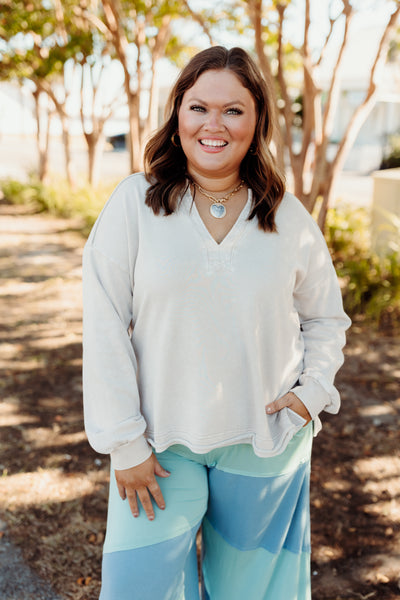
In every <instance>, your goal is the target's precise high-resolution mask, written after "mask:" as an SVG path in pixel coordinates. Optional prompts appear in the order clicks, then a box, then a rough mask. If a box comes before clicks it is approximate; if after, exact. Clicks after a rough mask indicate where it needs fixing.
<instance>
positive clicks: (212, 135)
mask: <svg viewBox="0 0 400 600" xmlns="http://www.w3.org/2000/svg"><path fill="white" fill-rule="evenodd" d="M256 118H257V115H256V108H255V102H254V99H253V96H252V95H251V93H250V91H249V90H248V89H247V88H245V87H244V86H243V85H242V83H241V82H240V80H239V79H238V77H237V76H236V75H235V74H234V73H233V72H232V71H229V70H227V69H225V70H209V71H205V72H204V73H203V74H202V75H200V77H199V78H198V79H197V81H196V83H195V84H194V85H193V86H192V87H191V88H189V89H188V90H186V92H185V93H184V95H183V98H182V104H181V107H180V109H179V113H178V132H179V137H180V140H181V144H182V149H183V151H184V153H185V155H186V158H187V168H188V172H189V173H190V175H192V176H193V177H194V178H195V179H196V178H199V177H200V178H202V177H205V178H218V177H223V178H226V177H227V176H230V175H235V174H236V175H237V176H238V175H239V169H240V164H241V162H242V160H243V158H244V157H245V155H246V153H247V151H248V149H249V146H250V144H251V142H252V141H253V138H254V131H255V126H256Z"/></svg>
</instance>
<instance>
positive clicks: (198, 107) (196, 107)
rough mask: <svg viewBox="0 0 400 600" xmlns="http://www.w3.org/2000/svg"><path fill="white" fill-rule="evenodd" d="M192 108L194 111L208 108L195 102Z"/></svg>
mask: <svg viewBox="0 0 400 600" xmlns="http://www.w3.org/2000/svg"><path fill="white" fill-rule="evenodd" d="M190 110H193V111H194V112H205V110H206V109H205V108H204V106H200V105H199V104H193V105H192V106H191V107H190Z"/></svg>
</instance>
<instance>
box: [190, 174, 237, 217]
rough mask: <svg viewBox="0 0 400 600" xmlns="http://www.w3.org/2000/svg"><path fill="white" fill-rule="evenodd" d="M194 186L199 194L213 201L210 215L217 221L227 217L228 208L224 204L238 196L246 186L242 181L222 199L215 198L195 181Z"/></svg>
mask: <svg viewBox="0 0 400 600" xmlns="http://www.w3.org/2000/svg"><path fill="white" fill-rule="evenodd" d="M193 185H194V187H196V188H197V189H198V190H199V192H201V193H202V194H203V196H205V197H206V198H208V199H209V200H211V202H212V204H211V206H210V214H211V215H212V216H213V217H214V218H215V219H222V218H223V217H225V215H226V208H225V206H224V202H227V201H228V200H230V198H232V196H233V195H234V194H236V193H237V192H238V191H239V190H241V189H242V187H243V186H244V181H243V180H242V181H241V182H240V183H239V185H237V186H236V187H235V189H233V190H232V191H231V192H229V194H227V195H226V196H223V197H222V198H215V196H212V195H211V194H210V193H209V192H207V191H206V190H204V189H203V188H202V187H200V186H199V184H198V183H196V182H195V181H193Z"/></svg>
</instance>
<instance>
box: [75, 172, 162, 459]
mask: <svg viewBox="0 0 400 600" xmlns="http://www.w3.org/2000/svg"><path fill="white" fill-rule="evenodd" d="M125 189H126V185H125V184H124V182H123V183H122V184H120V186H119V187H118V188H117V190H116V191H115V192H114V194H113V196H112V197H111V199H110V201H109V202H108V203H107V205H106V206H105V208H104V209H103V212H102V214H101V216H100V217H99V219H98V221H97V222H96V225H95V227H94V228H93V230H92V232H91V235H90V237H89V239H88V241H87V243H86V246H85V249H84V255H83V310H84V312H83V393H84V418H85V428H86V432H87V436H88V439H89V442H90V444H91V445H92V447H93V448H94V449H95V450H96V451H98V452H101V453H110V454H111V459H112V462H113V466H114V467H115V468H118V469H124V468H129V467H132V466H134V465H136V464H140V463H141V462H143V461H144V460H146V459H147V458H148V457H149V456H150V454H151V449H150V446H149V445H148V443H147V441H146V439H145V437H144V435H143V434H144V432H145V429H146V422H145V420H144V418H143V416H142V414H141V411H140V399H139V393H138V385H137V363H136V358H135V354H134V350H133V347H132V343H131V338H130V335H129V328H130V326H131V322H132V294H133V271H134V260H135V247H134V246H135V244H134V241H132V240H134V239H135V236H134V235H133V234H132V229H133V230H134V228H135V223H132V222H129V223H128V222H127V217H126V211H125V210H124V205H125V203H126V202H127V201H129V198H128V191H127V190H126V191H125ZM131 195H132V194H131ZM130 200H132V198H131V199H130Z"/></svg>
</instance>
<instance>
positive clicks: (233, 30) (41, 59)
mask: <svg viewBox="0 0 400 600" xmlns="http://www.w3.org/2000/svg"><path fill="white" fill-rule="evenodd" d="M399 13H400V3H399V1H398V0H248V1H244V0H220V1H219V2H212V1H210V0H188V1H184V0H162V1H159V2H154V1H153V0H141V1H133V0H102V1H101V0H78V1H76V0H74V1H72V0H1V2H0V197H1V201H0V231H1V236H0V311H1V314H2V315H3V316H2V321H1V323H0V336H1V337H0V339H1V347H0V370H1V379H0V394H1V402H0V427H1V433H2V436H1V441H0V452H1V455H0V462H1V464H0V472H2V474H3V476H2V477H0V499H1V508H0V519H1V520H0V542H2V543H4V544H6V546H4V548H5V549H6V550H4V548H3V553H1V552H0V596H1V598H4V600H6V599H8V598H9V599H10V600H12V599H14V598H15V599H17V598H18V600H29V599H30V598H35V600H38V599H39V598H42V597H43V598H49V599H53V600H55V599H56V595H57V598H74V599H78V600H84V599H86V600H92V599H94V598H97V597H98V590H99V581H100V560H101V559H100V557H101V546H102V542H103V538H104V525H105V512H106V498H107V484H108V463H107V460H106V458H105V457H98V456H96V455H95V453H94V452H92V451H91V449H90V448H89V447H88V445H87V442H86V439H85V435H84V432H83V427H82V410H81V376H80V369H81V358H80V354H81V302H80V277H81V272H80V261H81V254H82V247H83V244H84V241H85V238H86V236H87V233H88V231H89V230H90V227H91V226H92V224H93V223H94V220H95V219H96V217H97V215H98V214H99V212H100V210H101V208H102V207H103V205H104V203H105V201H106V200H107V198H108V196H109V194H110V192H111V190H112V189H113V187H114V186H115V185H116V184H117V183H118V181H120V180H121V179H122V178H123V177H125V176H127V175H129V173H132V172H135V171H139V170H141V169H142V153H143V148H144V146H145V144H146V141H147V139H148V138H149V136H150V134H151V133H152V132H153V131H154V130H155V129H156V128H157V127H158V126H159V125H160V124H161V123H162V122H163V118H164V111H165V107H166V102H167V98H168V93H169V89H170V87H171V85H172V84H173V82H174V80H175V78H176V76H177V73H178V72H179V70H180V68H182V66H184V65H185V64H186V62H187V61H188V60H189V59H190V57H192V56H193V55H194V54H195V53H196V52H198V51H199V50H201V49H204V48H206V47H208V46H210V45H215V44H222V45H224V46H228V47H232V46H236V45H238V46H242V47H244V48H246V49H247V50H248V51H249V52H250V53H252V54H253V56H254V58H255V60H256V61H257V63H258V64H259V66H260V68H261V71H262V73H263V75H264V77H265V79H266V80H267V82H268V83H269V85H270V90H271V94H273V95H274V102H275V105H276V107H277V112H278V116H279V129H280V131H279V132H276V135H275V137H274V140H273V151H274V153H275V155H276V158H277V161H278V162H279V163H280V165H281V166H282V167H283V168H284V170H285V172H286V176H287V182H288V188H289V189H290V190H291V191H293V192H294V193H295V194H296V195H297V196H298V198H299V199H300V200H301V201H302V202H303V203H304V205H305V206H306V208H307V209H308V210H309V211H310V213H311V214H312V215H313V216H314V218H315V219H316V221H317V222H318V224H319V226H320V228H321V230H322V231H323V233H324V235H325V237H326V240H327V243H328V246H329V248H330V251H331V254H332V258H333V261H334V264H335V267H336V270H337V274H338V277H339V280H340V283H341V287H342V292H343V299H344V304H345V308H346V310H347V312H348V313H349V314H350V316H351V317H352V319H353V328H352V330H351V331H350V333H349V342H348V346H347V349H346V362H345V366H344V367H343V369H342V371H341V372H340V374H339V376H338V386H339V388H340V391H341V394H342V399H343V409H342V411H341V413H340V416H339V417H335V418H331V417H327V418H326V419H325V427H324V431H323V432H322V433H321V434H320V436H318V438H317V440H316V443H315V450H314V459H313V460H314V473H313V482H312V511H313V515H312V516H313V586H314V587H313V589H314V596H313V597H314V599H315V600H340V599H345V598H346V599H348V598H351V599H353V600H355V599H356V598H365V599H366V598H375V599H377V600H378V599H379V600H380V599H386V600H391V599H394V598H398V597H399V595H400V550H399V548H400V507H399V497H400V454H399V445H398V439H399V437H398V433H399V425H400V391H399V390H400V385H399V384H400V344H399V332H400V261H399V258H400V19H399ZM11 549H13V551H14V552H16V554H15V555H13V556H14V558H15V562H13V560H14V559H11V556H12V554H11ZM0 550H1V545H0ZM20 552H22V554H19V553H20ZM16 569H22V570H21V571H20V573H21V577H20V578H19V579H20V581H21V582H22V583H20V584H18V582H17V581H16V578H15V577H13V576H12V575H11V573H14V572H16ZM30 569H33V571H32V570H30ZM22 573H24V574H25V575H24V576H26V577H28V579H29V581H27V580H25V581H24V579H23V577H22ZM37 577H39V579H37ZM47 585H50V587H48V588H47V587H46V586H47ZM35 586H38V587H35ZM43 586H45V587H43ZM43 590H45V591H43ZM155 600H156V599H155ZM227 600H229V599H227ZM254 600H257V599H254Z"/></svg>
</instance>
